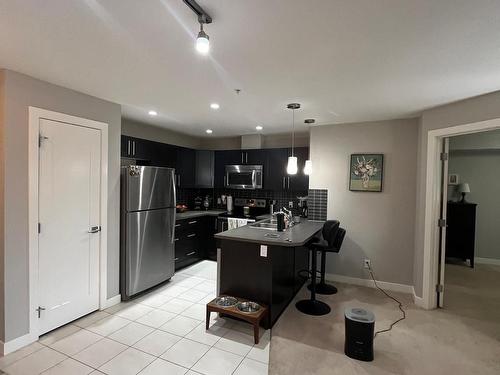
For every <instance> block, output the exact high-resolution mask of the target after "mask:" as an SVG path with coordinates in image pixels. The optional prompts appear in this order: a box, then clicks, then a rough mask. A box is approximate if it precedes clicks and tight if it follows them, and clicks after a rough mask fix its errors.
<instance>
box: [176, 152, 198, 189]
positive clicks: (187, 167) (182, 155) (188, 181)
mask: <svg viewBox="0 0 500 375" xmlns="http://www.w3.org/2000/svg"><path fill="white" fill-rule="evenodd" d="M175 151H176V155H177V162H176V164H175V166H174V168H175V174H176V183H177V187H185V188H190V187H194V186H195V164H196V150H192V149H190V148H186V147H177V146H175Z"/></svg>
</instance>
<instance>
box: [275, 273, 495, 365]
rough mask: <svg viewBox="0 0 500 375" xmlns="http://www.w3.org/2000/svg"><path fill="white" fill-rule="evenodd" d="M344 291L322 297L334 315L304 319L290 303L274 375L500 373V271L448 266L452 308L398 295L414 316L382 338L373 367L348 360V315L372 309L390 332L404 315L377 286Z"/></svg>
mask: <svg viewBox="0 0 500 375" xmlns="http://www.w3.org/2000/svg"><path fill="white" fill-rule="evenodd" d="M337 286H338V287H339V293H338V294H336V295H333V296H321V297H320V298H321V299H322V300H323V301H325V302H327V303H328V304H329V305H330V306H331V307H332V309H333V311H332V312H331V313H330V314H329V315H326V316H323V317H312V316H307V315H303V314H301V313H299V312H298V311H297V310H296V309H295V306H294V303H292V304H290V306H289V307H288V309H287V310H286V311H285V313H284V314H283V316H282V317H281V318H280V320H279V321H278V323H277V324H276V325H275V327H274V328H273V330H272V340H271V354H270V369H269V373H270V374H273V375H274V374H276V375H278V374H287V375H289V374H318V375H320V374H325V375H327V374H328V375H335V374H342V375H351V374H370V375H377V374H429V375H430V374H432V375H436V374H449V375H461V374H467V375H469V374H480V375H489V374H492V375H493V374H495V375H498V374H500V304H499V301H500V267H496V266H485V265H477V266H476V269H474V270H472V269H469V268H467V267H463V266H455V265H453V266H447V286H446V291H447V294H446V295H445V296H446V303H445V304H446V308H445V309H439V310H434V311H425V310H422V309H419V308H418V307H416V306H415V305H413V303H412V302H411V301H412V299H411V297H410V296H408V295H401V294H397V297H398V298H400V299H401V300H402V302H403V303H405V306H406V311H407V319H406V320H404V321H403V322H401V323H399V324H398V325H396V326H395V327H394V329H393V330H392V331H391V332H389V333H385V334H381V335H379V336H378V337H377V338H376V339H375V360H374V361H373V362H361V361H356V360H353V359H350V358H348V357H347V356H345V355H344V316H343V314H344V310H345V309H346V308H347V307H364V308H367V309H370V310H372V311H373V312H374V313H375V315H376V318H377V323H376V329H383V328H386V327H387V326H388V325H389V323H390V322H391V321H393V320H395V319H397V318H398V317H399V316H400V312H399V310H398V309H397V305H396V304H395V303H394V302H393V301H391V300H389V299H387V298H386V297H385V296H383V295H382V294H381V293H380V292H379V291H377V290H375V289H371V288H365V287H357V286H352V285H345V284H337ZM307 292H308V291H307V290H306V289H305V288H304V289H302V291H301V292H300V293H299V296H298V297H297V299H301V298H304V297H307V296H308V293H307Z"/></svg>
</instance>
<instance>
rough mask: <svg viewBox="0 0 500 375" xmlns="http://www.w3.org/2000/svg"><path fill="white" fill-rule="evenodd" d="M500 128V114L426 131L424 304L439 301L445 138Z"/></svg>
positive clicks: (427, 307) (430, 305)
mask: <svg viewBox="0 0 500 375" xmlns="http://www.w3.org/2000/svg"><path fill="white" fill-rule="evenodd" d="M495 129H500V118H495V119H492V120H486V121H479V122H473V123H469V124H463V125H456V126H451V127H447V128H442V129H435V130H430V131H428V133H427V162H426V166H427V170H426V182H425V213H424V249H423V250H424V254H423V255H424V261H423V271H422V272H423V280H422V281H423V287H422V294H423V295H422V307H423V308H425V309H435V308H436V307H437V305H438V299H437V291H436V285H437V284H438V281H439V280H438V267H439V242H440V241H439V239H440V238H439V225H438V220H439V218H440V209H441V192H442V184H441V183H440V182H441V159H440V155H441V151H442V150H441V146H442V140H443V138H447V137H453V136H457V135H464V134H472V133H481V132H484V131H488V130H495Z"/></svg>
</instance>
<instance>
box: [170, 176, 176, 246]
mask: <svg viewBox="0 0 500 375" xmlns="http://www.w3.org/2000/svg"><path fill="white" fill-rule="evenodd" d="M172 190H173V193H174V209H173V210H172V237H170V238H171V239H172V240H171V241H172V243H174V242H175V239H174V236H175V210H176V209H175V206H176V205H177V194H176V191H175V174H174V171H172Z"/></svg>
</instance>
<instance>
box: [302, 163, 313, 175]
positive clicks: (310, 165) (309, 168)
mask: <svg viewBox="0 0 500 375" xmlns="http://www.w3.org/2000/svg"><path fill="white" fill-rule="evenodd" d="M312 170H313V163H312V161H311V160H306V164H305V165H304V174H305V175H308V176H309V175H310V174H311V173H312Z"/></svg>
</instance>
